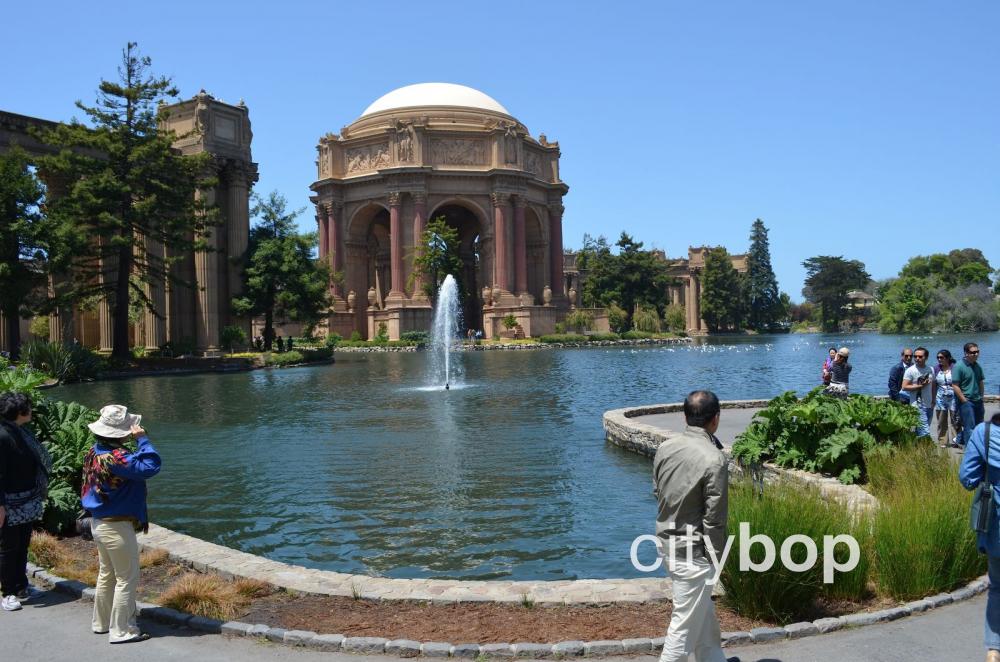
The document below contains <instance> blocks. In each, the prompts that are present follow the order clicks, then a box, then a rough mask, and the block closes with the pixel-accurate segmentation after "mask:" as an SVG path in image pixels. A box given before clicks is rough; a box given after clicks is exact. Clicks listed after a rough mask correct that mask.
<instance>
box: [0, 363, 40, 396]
mask: <svg viewBox="0 0 1000 662" xmlns="http://www.w3.org/2000/svg"><path fill="white" fill-rule="evenodd" d="M46 381H48V376H47V375H46V374H45V373H44V372H39V371H37V370H32V369H31V368H28V367H26V366H18V367H17V368H15V369H14V370H10V369H7V370H2V371H0V393H7V392H8V391H13V392H15V393H24V394H26V395H29V396H30V395H32V394H33V393H34V392H35V389H36V388H38V387H39V386H41V385H42V384H44V383H45V382H46Z"/></svg>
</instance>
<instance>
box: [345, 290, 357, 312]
mask: <svg viewBox="0 0 1000 662" xmlns="http://www.w3.org/2000/svg"><path fill="white" fill-rule="evenodd" d="M357 298H358V295H357V294H355V293H354V290H351V291H350V292H348V293H347V312H349V313H353V312H354V302H355V300H357Z"/></svg>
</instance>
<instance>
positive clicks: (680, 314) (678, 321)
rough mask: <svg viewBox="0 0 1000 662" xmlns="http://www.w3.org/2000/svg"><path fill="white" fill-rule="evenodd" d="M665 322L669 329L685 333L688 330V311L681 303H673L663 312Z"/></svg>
mask: <svg viewBox="0 0 1000 662" xmlns="http://www.w3.org/2000/svg"><path fill="white" fill-rule="evenodd" d="M663 324H664V326H666V327H667V329H668V330H670V331H673V332H674V333H683V332H684V331H686V330H687V311H686V310H684V306H682V305H681V304H679V303H672V304H670V305H669V306H667V309H666V310H665V311H664V312H663Z"/></svg>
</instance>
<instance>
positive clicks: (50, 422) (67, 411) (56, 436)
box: [32, 393, 98, 533]
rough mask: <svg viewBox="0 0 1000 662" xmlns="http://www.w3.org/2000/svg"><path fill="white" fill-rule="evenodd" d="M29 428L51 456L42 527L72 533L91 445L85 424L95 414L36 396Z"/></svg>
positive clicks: (79, 405)
mask: <svg viewBox="0 0 1000 662" xmlns="http://www.w3.org/2000/svg"><path fill="white" fill-rule="evenodd" d="M32 408H33V412H32V425H33V427H34V429H35V431H36V432H37V437H38V440H39V441H40V442H42V443H43V444H45V448H46V449H48V451H49V454H51V455H52V472H51V474H50V475H49V493H48V497H47V498H46V501H45V515H44V517H43V519H42V524H43V525H44V526H45V528H46V529H47V530H49V531H51V532H52V533H66V532H68V531H71V530H72V528H73V525H74V523H75V522H76V518H77V515H78V514H79V513H80V510H81V505H80V487H81V482H82V479H83V477H82V471H83V458H84V456H85V455H86V454H87V451H88V450H89V449H90V446H91V445H92V444H93V441H94V439H93V435H91V433H90V429H89V428H88V427H87V424H88V423H92V422H94V421H95V420H97V417H98V413H97V412H96V411H94V410H92V409H90V408H88V407H84V406H83V405H81V404H79V403H77V402H59V401H57V400H49V399H48V398H44V397H42V396H40V395H38V394H37V393H36V395H35V397H34V398H33V402H32Z"/></svg>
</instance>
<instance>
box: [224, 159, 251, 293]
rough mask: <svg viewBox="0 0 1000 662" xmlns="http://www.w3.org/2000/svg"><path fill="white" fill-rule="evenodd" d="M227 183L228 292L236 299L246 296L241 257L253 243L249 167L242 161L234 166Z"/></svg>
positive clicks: (234, 163) (230, 168)
mask: <svg viewBox="0 0 1000 662" xmlns="http://www.w3.org/2000/svg"><path fill="white" fill-rule="evenodd" d="M226 180H227V182H226V183H227V184H228V186H229V190H228V191H227V193H228V195H229V204H228V207H229V218H227V219H226V225H227V228H226V229H227V236H226V245H227V247H228V249H229V250H228V251H227V252H226V253H227V256H228V257H229V269H228V270H227V272H228V276H229V288H228V289H229V294H230V296H233V297H236V296H239V295H240V294H242V293H243V267H242V258H243V255H244V253H246V250H247V245H248V244H249V241H250V184H249V173H248V172H247V168H246V166H245V165H244V164H243V163H239V162H233V163H231V164H230V166H229V168H228V171H227V176H226Z"/></svg>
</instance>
